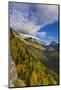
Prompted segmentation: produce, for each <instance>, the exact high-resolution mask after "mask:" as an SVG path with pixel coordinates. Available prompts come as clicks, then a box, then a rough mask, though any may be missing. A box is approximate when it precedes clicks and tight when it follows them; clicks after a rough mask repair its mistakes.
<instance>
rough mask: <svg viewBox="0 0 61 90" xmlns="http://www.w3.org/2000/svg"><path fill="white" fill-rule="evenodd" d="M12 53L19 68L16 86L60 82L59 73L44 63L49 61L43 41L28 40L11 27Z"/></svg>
mask: <svg viewBox="0 0 61 90" xmlns="http://www.w3.org/2000/svg"><path fill="white" fill-rule="evenodd" d="M28 39H29V38H28ZM31 43H32V44H31ZM36 45H39V47H36ZM40 46H41V47H40ZM10 53H11V57H12V60H13V61H14V63H15V65H16V68H17V75H18V79H17V80H15V81H14V85H15V87H18V86H19V87H22V86H24V84H25V86H37V85H51V84H53V85H56V84H58V74H57V73H56V72H55V71H53V70H51V69H49V68H47V67H46V66H45V65H44V64H43V63H42V61H45V62H46V61H48V57H47V56H46V55H45V48H44V45H42V44H41V43H38V42H35V40H34V39H32V38H31V40H30V39H29V40H28V41H27V40H25V39H24V38H23V37H21V35H18V34H17V33H16V32H15V31H14V30H13V29H12V28H10ZM20 80H21V82H22V83H23V85H22V84H21V83H20ZM18 82H19V85H18Z"/></svg>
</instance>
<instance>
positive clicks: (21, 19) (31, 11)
mask: <svg viewBox="0 0 61 90" xmlns="http://www.w3.org/2000/svg"><path fill="white" fill-rule="evenodd" d="M9 13H10V14H9V15H10V26H11V27H12V28H13V29H15V30H16V31H17V32H18V33H22V34H27V35H31V36H33V37H36V38H39V40H40V41H42V42H45V43H47V44H49V43H50V42H51V41H52V40H54V41H56V42H58V6H57V5H42V4H29V3H27V4H26V3H14V2H10V3H9Z"/></svg>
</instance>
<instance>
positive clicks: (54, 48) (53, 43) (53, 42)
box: [46, 41, 59, 52]
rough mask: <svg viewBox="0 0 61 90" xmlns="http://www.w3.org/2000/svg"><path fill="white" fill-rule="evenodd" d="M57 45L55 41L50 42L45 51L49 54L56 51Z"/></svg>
mask: <svg viewBox="0 0 61 90" xmlns="http://www.w3.org/2000/svg"><path fill="white" fill-rule="evenodd" d="M58 48H59V44H58V43H56V42H55V41H52V42H51V43H50V44H49V45H48V46H46V49H47V50H48V51H50V52H53V51H58Z"/></svg>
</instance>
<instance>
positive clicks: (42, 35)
mask: <svg viewBox="0 0 61 90" xmlns="http://www.w3.org/2000/svg"><path fill="white" fill-rule="evenodd" d="M36 35H38V36H39V37H46V35H47V33H46V32H37V33H36Z"/></svg>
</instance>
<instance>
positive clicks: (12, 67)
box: [9, 57, 17, 87]
mask: <svg viewBox="0 0 61 90" xmlns="http://www.w3.org/2000/svg"><path fill="white" fill-rule="evenodd" d="M9 64H10V67H9V74H10V75H9V86H10V87H14V85H13V83H12V82H13V80H16V79H17V70H16V66H15V63H14V62H13V60H12V58H11V57H10V60H9Z"/></svg>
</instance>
